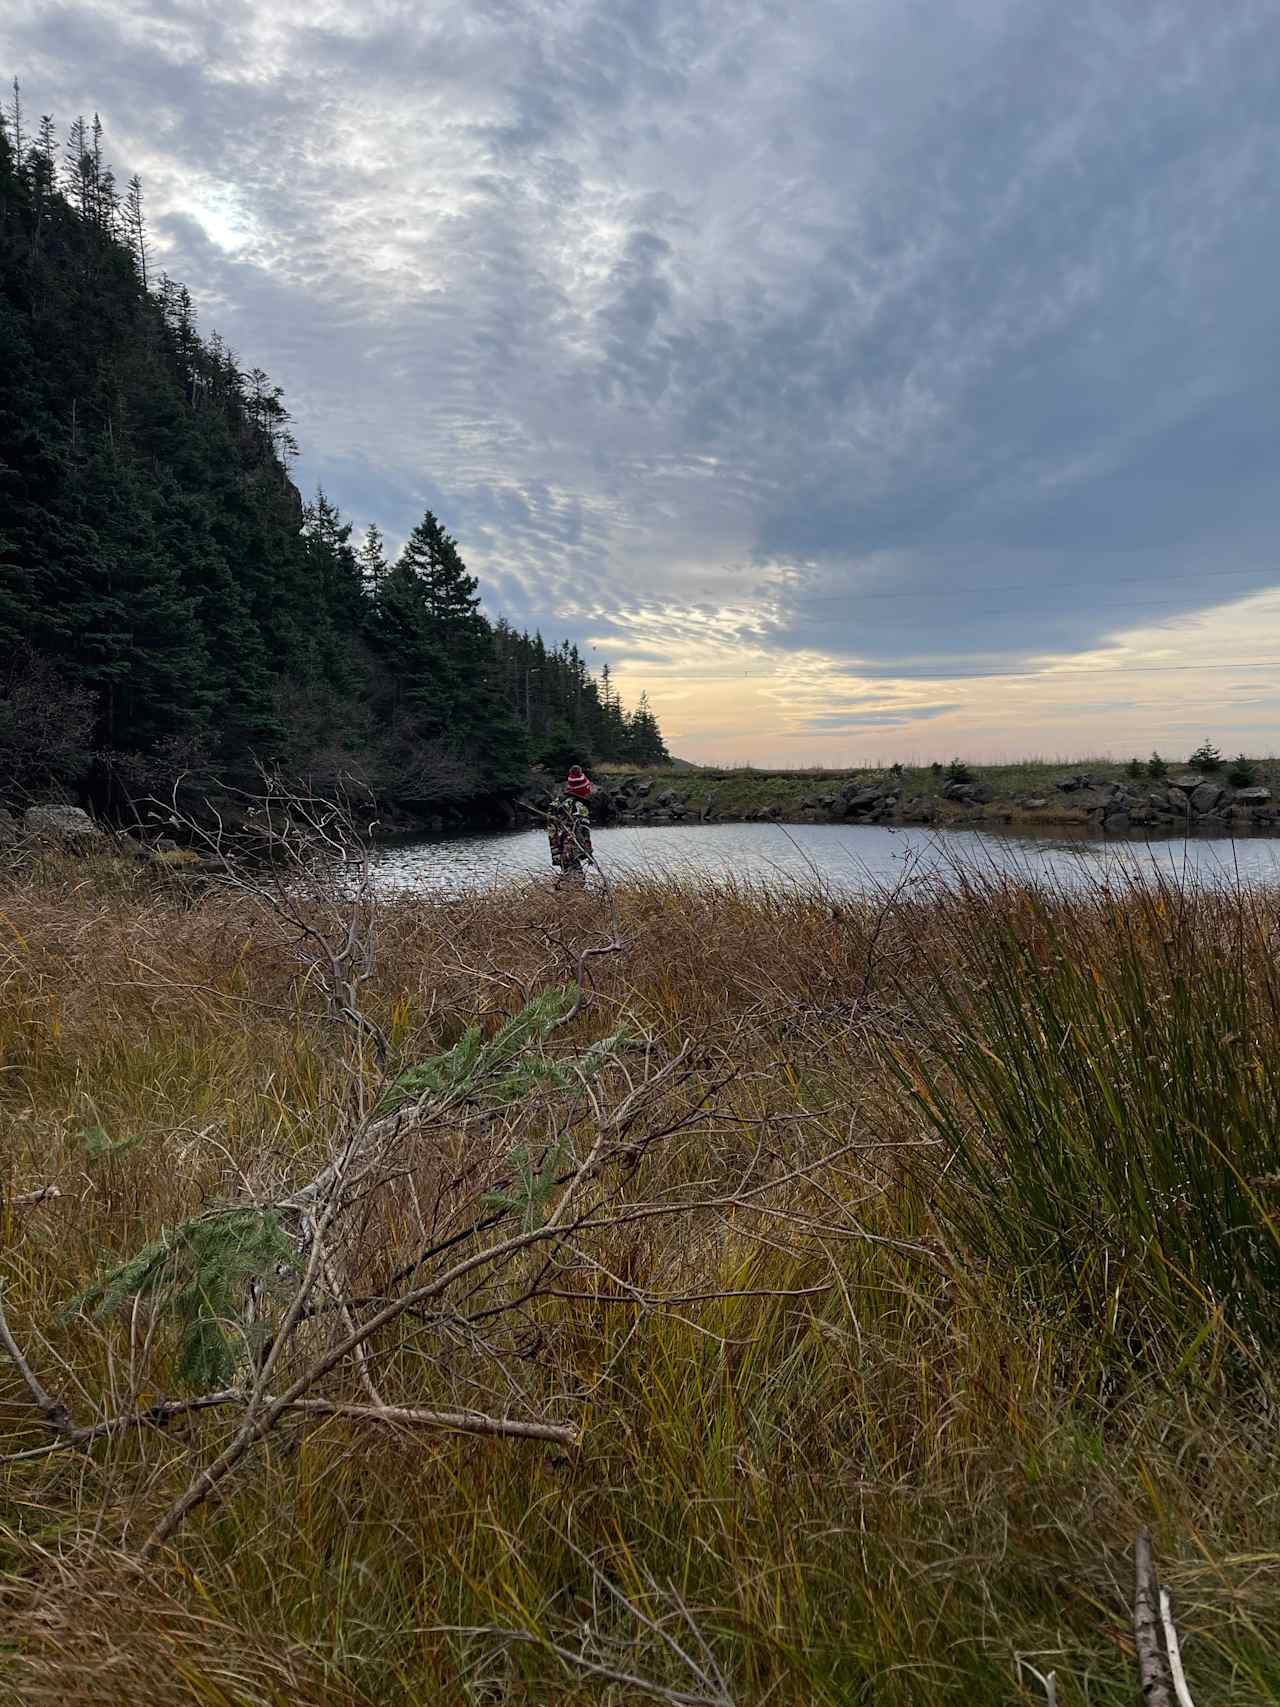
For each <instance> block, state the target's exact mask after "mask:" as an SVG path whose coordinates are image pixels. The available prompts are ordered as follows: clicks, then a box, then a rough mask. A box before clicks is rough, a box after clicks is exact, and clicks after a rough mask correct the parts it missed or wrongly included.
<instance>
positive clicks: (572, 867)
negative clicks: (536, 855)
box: [547, 765, 592, 886]
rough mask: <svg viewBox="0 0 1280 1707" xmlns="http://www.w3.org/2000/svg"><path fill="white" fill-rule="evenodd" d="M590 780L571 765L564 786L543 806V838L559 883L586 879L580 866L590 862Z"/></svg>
mask: <svg viewBox="0 0 1280 1707" xmlns="http://www.w3.org/2000/svg"><path fill="white" fill-rule="evenodd" d="M591 794H592V788H591V780H590V778H589V777H588V776H587V775H586V773H585V772H584V771H583V770H582V768H581V766H580V765H574V767H573V769H572V770H571V771H570V772H569V774H568V776H567V777H566V778H565V780H564V787H563V789H562V790H561V792H560V793H559V794H557V795H556V796H555V797H554V798H553V799H552V801H551V804H550V805H549V806H548V808H547V840H548V841H549V842H550V844H551V863H552V865H554V866H556V867H558V868H559V872H560V877H559V882H561V883H570V884H573V885H575V886H578V885H581V884H584V883H585V882H586V880H587V879H586V875H585V873H584V872H583V869H582V868H583V866H584V865H590V864H591V862H592V854H591V815H590V812H589V810H588V808H587V802H588V800H590V798H591Z"/></svg>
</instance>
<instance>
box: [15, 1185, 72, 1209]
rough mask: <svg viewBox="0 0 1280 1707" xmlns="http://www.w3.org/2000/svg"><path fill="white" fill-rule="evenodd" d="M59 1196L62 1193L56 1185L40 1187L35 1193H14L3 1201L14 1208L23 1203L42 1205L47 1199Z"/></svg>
mask: <svg viewBox="0 0 1280 1707" xmlns="http://www.w3.org/2000/svg"><path fill="white" fill-rule="evenodd" d="M61 1196H62V1193H61V1191H60V1190H59V1189H58V1187H57V1186H56V1185H42V1186H40V1187H38V1188H37V1189H36V1190H35V1191H15V1192H13V1193H12V1194H11V1195H10V1196H9V1197H8V1198H6V1199H5V1201H6V1202H7V1203H10V1204H13V1205H15V1206H16V1205H18V1204H25V1203H44V1202H45V1201H46V1199H48V1198H51V1197H61Z"/></svg>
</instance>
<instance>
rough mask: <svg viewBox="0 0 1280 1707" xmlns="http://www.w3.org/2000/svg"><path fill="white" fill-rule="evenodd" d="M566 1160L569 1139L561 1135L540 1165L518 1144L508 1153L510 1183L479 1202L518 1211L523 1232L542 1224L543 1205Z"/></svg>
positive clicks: (544, 1212) (490, 1192) (548, 1198)
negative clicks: (509, 1154) (509, 1155)
mask: <svg viewBox="0 0 1280 1707" xmlns="http://www.w3.org/2000/svg"><path fill="white" fill-rule="evenodd" d="M568 1159H569V1142H568V1139H566V1138H561V1140H560V1142H559V1143H558V1144H556V1145H555V1146H554V1147H553V1148H552V1149H551V1150H550V1151H548V1153H547V1155H546V1156H545V1157H544V1158H543V1161H542V1164H541V1166H536V1165H535V1164H534V1161H533V1158H532V1156H531V1155H530V1154H529V1151H528V1149H527V1148H526V1147H525V1146H524V1145H523V1144H521V1145H520V1146H519V1147H518V1148H517V1149H514V1150H513V1151H512V1152H511V1157H510V1167H511V1174H512V1178H511V1183H510V1185H509V1186H507V1187H506V1189H505V1190H503V1191H489V1192H486V1193H485V1195H484V1196H483V1198H482V1199H481V1202H482V1203H484V1204H485V1205H486V1207H488V1208H491V1209H510V1210H517V1209H518V1210H519V1211H520V1219H521V1222H522V1225H523V1228H524V1231H525V1232H526V1233H531V1232H533V1230H534V1229H535V1228H536V1227H541V1226H542V1225H543V1223H544V1222H545V1221H546V1218H547V1216H546V1208H547V1204H548V1202H549V1201H550V1199H551V1197H552V1196H553V1195H554V1193H555V1190H556V1187H557V1186H558V1185H559V1183H560V1176H561V1174H562V1173H563V1172H564V1168H565V1163H566V1162H567V1161H568Z"/></svg>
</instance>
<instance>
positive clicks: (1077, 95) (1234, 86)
mask: <svg viewBox="0 0 1280 1707" xmlns="http://www.w3.org/2000/svg"><path fill="white" fill-rule="evenodd" d="M6 34H7V40H6V46H7V47H8V50H9V57H10V58H11V59H12V60H13V61H14V63H15V69H17V70H18V71H19V72H20V73H21V74H22V76H23V79H24V83H25V87H26V92H27V97H28V101H29V103H30V104H31V105H32V106H33V107H38V108H39V109H40V110H45V109H52V110H54V111H56V112H57V113H58V114H59V115H60V117H61V118H62V119H63V120H64V121H66V120H69V119H70V118H71V117H72V116H74V114H75V113H76V112H77V111H80V110H87V111H91V110H93V109H94V108H95V107H96V108H97V109H98V110H99V111H100V112H101V113H102V116H103V119H104V122H105V123H106V125H107V127H108V137H109V140H110V142H111V152H112V154H113V157H114V158H115V161H116V165H117V168H118V169H119V168H121V167H123V168H124V169H125V170H129V171H131V170H134V169H137V170H139V171H141V172H142V174H143V176H144V180H145V182H146V184H147V187H148V192H149V198H150V207H151V211H152V218H153V221H154V226H155V235H156V237H157V240H158V242H159V244H160V246H161V248H162V249H163V260H164V264H165V265H166V266H167V267H168V268H169V270H170V271H171V272H173V273H174V274H175V275H176V276H178V277H181V278H184V279H185V280H186V281H187V282H188V283H189V284H190V286H191V288H192V290H193V293H194V295H195V296H196V299H197V301H198V303H199V304H200V305H201V308H202V311H203V313H204V318H205V322H206V324H208V325H210V326H213V325H216V326H217V327H219V329H220V330H221V331H222V332H223V333H224V335H225V336H226V337H227V338H228V340H229V341H230V343H231V344H232V345H233V347H234V348H236V349H237V350H238V351H239V353H240V354H241V356H242V357H243V358H244V359H245V360H246V362H247V363H249V364H252V363H254V362H260V363H261V365H263V366H265V367H267V368H268V369H269V370H270V371H271V372H272V374H273V376H274V377H275V378H276V379H277V380H279V381H280V382H281V383H282V384H283V385H284V387H285V391H286V395H287V397H288V399H289V402H290V404H291V406H292V408H293V411H294V414H295V418H296V425H297V429H298V432H299V437H300V438H301V440H302V442H303V446H304V456H303V461H302V465H301V470H300V473H301V478H302V479H303V481H304V482H314V481H316V480H320V481H322V482H323V484H324V485H325V487H326V488H327V489H328V490H329V491H330V492H331V494H332V495H333V496H335V497H336V498H337V499H338V500H339V501H340V502H341V503H342V505H343V506H344V508H345V509H346V510H347V511H348V512H349V513H351V514H352V515H354V516H355V517H356V518H357V519H358V520H359V521H360V522H362V523H363V521H364V520H366V519H369V518H376V519H378V520H379V521H380V523H381V524H382V525H383V527H384V528H385V529H386V530H387V531H388V533H390V534H391V535H392V536H393V537H395V536H397V535H401V536H402V535H403V534H404V533H406V532H407V531H408V529H409V528H410V527H411V526H412V524H413V523H414V521H415V520H416V519H417V518H418V516H419V515H420V513H421V511H422V509H423V508H424V507H425V506H427V505H430V506H431V507H432V508H435V509H436V510H437V511H438V512H439V513H440V514H441V515H442V516H443V517H444V518H445V519H446V521H447V523H448V525H449V526H450V528H451V530H452V531H454V532H455V533H456V534H457V535H458V537H459V539H460V541H461V542H462V545H463V548H464V551H465V553H466V555H467V558H468V561H469V563H470V564H471V566H472V567H473V569H475V570H476V571H477V572H478V573H479V574H480V576H481V578H482V582H483V585H484V588H485V592H486V598H487V601H488V603H489V605H490V606H491V608H494V609H501V610H503V611H505V612H507V613H508V614H509V615H510V616H511V617H512V618H513V619H514V620H516V621H517V622H521V623H523V622H528V623H530V624H538V625H540V626H541V627H542V628H543V629H544V631H545V632H547V633H549V634H551V635H559V634H562V633H565V634H572V635H573V636H574V637H575V638H578V639H580V640H581V641H582V642H583V643H584V644H586V645H589V646H594V647H595V648H596V651H595V652H594V653H593V654H592V657H593V661H595V662H599V661H601V660H602V659H603V658H605V657H612V658H614V659H615V660H617V661H621V663H622V665H623V670H624V678H625V679H627V680H631V679H634V680H635V681H636V682H637V683H639V682H640V681H642V680H644V679H646V678H648V679H649V680H650V682H651V686H652V688H653V691H654V695H655V699H656V700H657V703H658V707H659V710H660V711H664V712H665V711H666V710H667V707H668V706H670V707H671V708H672V710H671V712H668V713H667V718H666V721H667V722H668V724H679V723H680V719H681V717H682V716H684V715H686V714H687V716H688V719H689V721H688V722H687V723H686V724H685V726H684V728H683V729H682V730H681V733H682V734H687V735H688V736H689V740H688V741H687V742H686V747H690V746H692V747H693V748H696V747H697V746H698V744H699V741H701V743H702V748H703V751H705V752H710V751H711V750H712V747H714V748H715V750H716V751H717V752H721V753H723V752H724V751H725V750H726V749H725V745H724V743H725V742H730V741H739V740H740V741H741V742H742V743H743V744H744V745H743V746H742V747H741V748H739V750H745V751H751V750H754V751H756V752H762V751H764V750H765V748H766V746H767V745H768V740H769V737H768V731H770V730H772V731H774V732H776V739H775V740H774V742H773V746H772V750H773V751H774V752H775V753H777V754H778V755H779V756H781V755H782V754H783V753H784V752H786V751H788V750H789V749H790V747H791V746H794V744H795V743H796V741H797V740H798V739H801V738H803V739H806V740H808V741H809V742H810V745H811V748H812V751H813V752H814V753H815V754H817V755H819V756H829V757H835V756H837V755H838V753H840V752H844V751H848V750H850V746H851V743H852V748H853V750H857V743H856V739H855V737H856V735H857V733H858V731H859V730H865V729H869V728H877V729H885V728H888V729H901V730H905V731H910V730H911V729H912V728H913V727H914V725H916V724H919V726H920V739H921V741H923V742H928V741H930V740H932V739H933V737H932V736H931V735H930V733H929V729H928V726H929V725H930V724H932V723H936V724H937V726H938V727H939V728H946V729H947V730H948V732H950V731H951V730H952V729H954V730H955V731H956V732H957V735H959V734H960V733H962V732H963V731H964V730H965V729H966V727H967V728H969V729H970V730H971V731H982V730H985V731H986V734H985V735H984V736H982V737H981V738H983V739H986V740H987V741H988V743H989V742H990V741H991V739H992V733H991V731H992V729H993V728H995V727H1003V725H1002V724H1000V723H999V721H998V720H999V718H1000V717H1001V716H1002V715H1005V714H1002V713H998V712H997V711H995V710H994V709H990V710H989V712H988V714H987V718H986V722H985V723H984V722H983V720H982V718H981V716H978V718H977V721H976V722H974V721H973V720H972V717H971V719H970V722H969V724H968V725H966V723H965V715H966V712H965V708H966V707H969V708H971V709H972V707H973V706H974V705H975V704H976V701H975V700H974V699H972V698H968V699H966V698H965V697H964V696H963V695H958V694H957V693H955V692H954V691H952V690H953V689H954V687H955V684H956V683H957V682H959V681H965V682H966V683H967V682H970V681H973V680H974V679H975V678H976V677H977V676H978V675H980V674H981V673H982V672H991V673H992V674H993V675H994V676H995V677H997V678H999V679H1002V680H1005V679H1007V678H1009V677H1010V676H1025V677H1029V678H1033V681H1034V682H1038V683H1039V684H1040V685H1039V688H1038V690H1037V691H1038V692H1039V693H1040V699H1039V701H1038V702H1035V703H1038V704H1039V705H1040V706H1041V708H1042V709H1041V711H1040V712H1039V713H1037V712H1036V711H1035V709H1034V704H1033V703H1032V701H1031V699H1030V697H1028V700H1027V704H1028V705H1030V706H1031V710H1030V711H1029V712H1028V711H1026V710H1023V711H1020V712H1019V713H1018V715H1020V716H1022V717H1023V718H1024V723H1025V719H1026V718H1027V717H1028V716H1029V717H1030V722H1031V725H1032V727H1039V728H1040V729H1042V730H1044V731H1046V732H1047V731H1050V730H1052V729H1055V728H1057V727H1058V726H1059V724H1057V723H1055V722H1054V721H1053V719H1054V717H1058V716H1059V715H1060V714H1058V713H1056V712H1054V713H1050V712H1049V711H1048V710H1047V709H1045V708H1047V707H1048V706H1049V705H1050V703H1051V701H1050V699H1047V698H1046V697H1045V692H1046V687H1045V684H1046V682H1047V683H1048V687H1049V688H1052V687H1053V685H1054V684H1053V681H1052V680H1051V679H1050V678H1051V677H1052V676H1053V674H1054V671H1055V670H1056V671H1058V672H1061V670H1062V669H1063V668H1064V667H1065V666H1066V665H1067V664H1069V663H1071V662H1074V663H1075V666H1076V668H1077V669H1078V670H1083V669H1085V668H1086V667H1091V666H1092V667H1103V668H1104V669H1105V668H1107V667H1108V660H1113V661H1114V660H1118V661H1120V662H1124V661H1126V660H1127V661H1128V662H1129V664H1131V665H1134V666H1135V667H1136V666H1137V665H1138V664H1141V665H1142V667H1143V668H1145V669H1147V670H1149V671H1150V672H1151V673H1150V675H1148V676H1144V677H1141V678H1139V677H1137V676H1135V677H1134V680H1135V681H1139V682H1141V683H1142V684H1144V685H1143V686H1142V687H1141V691H1140V692H1139V693H1138V694H1137V695H1136V696H1135V695H1133V694H1130V695H1128V697H1127V701H1126V699H1125V696H1123V695H1122V696H1120V697H1119V698H1117V697H1116V696H1115V695H1111V696H1110V702H1113V703H1110V702H1109V703H1108V706H1107V709H1106V710H1105V711H1102V708H1103V700H1102V699H1101V698H1097V699H1095V700H1093V701H1088V700H1087V699H1086V700H1085V702H1084V703H1086V704H1092V705H1094V706H1095V707H1096V708H1098V709H1099V710H1100V711H1102V722H1103V724H1104V725H1105V724H1106V723H1107V720H1108V719H1109V720H1110V726H1111V727H1122V728H1124V729H1126V730H1131V731H1133V733H1134V735H1135V738H1136V736H1137V734H1138V733H1142V734H1145V733H1146V732H1147V731H1148V729H1149V728H1159V729H1169V730H1172V728H1173V726H1174V724H1175V723H1180V722H1181V721H1183V719H1182V718H1181V716H1180V715H1178V714H1176V713H1175V709H1174V707H1175V705H1176V703H1177V702H1178V701H1179V700H1181V702H1182V703H1183V704H1184V705H1185V703H1186V701H1187V699H1188V695H1189V692H1190V691H1191V690H1192V683H1191V681H1190V680H1189V679H1187V680H1185V681H1182V680H1180V679H1179V677H1178V676H1177V675H1175V674H1172V673H1169V674H1165V675H1161V674H1157V673H1156V672H1157V671H1159V670H1161V669H1165V670H1170V669H1171V668H1172V665H1173V664H1174V663H1178V662H1180V661H1187V660H1189V661H1191V662H1196V661H1198V660H1200V659H1203V658H1205V657H1207V653H1206V652H1205V651H1204V647H1205V645H1206V644H1207V642H1206V640H1205V633H1206V630H1205V629H1204V627H1203V623H1204V621H1206V620H1208V619H1204V618H1200V617H1197V614H1196V613H1204V612H1212V611H1214V610H1215V609H1219V608H1221V607H1231V606H1232V604H1233V602H1234V601H1239V600H1243V599H1246V598H1247V597H1248V596H1249V595H1256V594H1259V593H1261V592H1263V591H1264V590H1265V589H1267V588H1269V587H1273V586H1275V585H1277V584H1278V583H1280V566H1278V565H1280V554H1277V550H1276V541H1277V533H1278V524H1280V483H1277V482H1276V480H1275V479H1274V477H1273V475H1272V462H1273V459H1274V456H1275V447H1276V445H1277V443H1280V383H1278V381H1280V371H1278V370H1280V339H1277V337H1276V318H1277V309H1276V306H1275V304H1276V292H1275V279H1276V277H1277V274H1278V273H1280V221H1277V217H1276V211H1275V193H1274V185H1275V183H1276V181H1277V178H1278V176H1280V173H1278V171H1277V168H1278V167H1280V111H1278V110H1277V108H1276V103H1275V100H1274V92H1275V89H1276V87H1277V85H1278V73H1280V31H1277V30H1276V29H1275V12H1274V7H1273V6H1272V5H1271V4H1270V3H1269V0H1236V3H1234V4H1232V5H1231V6H1229V7H1222V8H1205V7H1204V6H1203V5H1200V4H1197V3H1196V0H1135V3H1134V4H1132V5H1128V6H1124V7H1117V6H1115V5H1114V4H1106V3H1103V0H1084V3H1083V4H1080V5H1076V6H1070V7H1067V6H1062V5H1059V4H1054V3H1053V0H970V3H969V4H966V5H965V6H963V7H941V6H937V5H932V4H925V3H924V0H805V3H802V4H797V5H782V4H781V3H780V0H732V3H731V0H439V3H437V4H434V5H432V6H431V7H430V8H426V9H424V8H422V7H420V6H411V5H409V4H405V3H402V0H372V3H370V0H316V3H313V0H307V3H306V4H304V3H303V0H271V3H270V4H268V3H267V0H258V3H257V4H250V3H248V0H224V3H223V4H221V5H220V6H219V7H218V8H216V9H214V8H210V7H207V6H205V5H204V4H202V3H201V0H63V3H61V4H54V5H49V4H40V5H37V4H35V3H34V0H23V4H22V5H21V6H20V9H19V12H18V16H17V18H16V20H12V21H11V22H10V23H9V24H8V26H7V31H6ZM1248 608H1252V609H1255V610H1256V609H1264V610H1267V611H1269V610H1270V609H1271V607H1270V606H1268V605H1266V603H1265V601H1264V603H1263V605H1262V606H1261V607H1248ZM1197 622H1200V623H1201V625H1202V626H1201V627H1200V628H1199V629H1197V627H1196V624H1197ZM1170 625H1172V626H1170ZM1210 626H1212V625H1210ZM1271 633H1272V634H1273V635H1274V636H1275V640H1276V642H1277V643H1276V644H1275V645H1274V651H1275V652H1276V653H1280V633H1278V632H1277V631H1276V630H1275V628H1274V627H1273V628H1272V630H1271ZM1135 637H1137V638H1136V639H1135ZM1188 648H1190V650H1188ZM1267 651H1268V642H1267V636H1266V634H1265V633H1259V631H1258V630H1257V629H1256V626H1255V627H1254V628H1253V629H1252V630H1251V634H1250V640H1249V642H1248V648H1247V650H1246V651H1244V652H1241V653H1238V654H1232V656H1238V657H1239V658H1240V660H1241V663H1242V666H1243V664H1244V663H1245V661H1246V659H1250V658H1256V657H1261V656H1264V655H1265V654H1266V653H1267ZM1219 656H1220V655H1219ZM628 660H631V661H632V662H628ZM646 660H647V662H646ZM1046 672H1047V673H1046ZM1063 679H1064V681H1065V677H1064V678H1063ZM1199 680H1200V686H1199V687H1198V688H1196V689H1195V691H1198V692H1200V693H1201V694H1202V695H1203V694H1204V693H1206V692H1211V697H1213V698H1214V699H1215V700H1217V701H1218V702H1219V703H1221V704H1222V705H1223V706H1226V707H1229V708H1230V711H1231V715H1232V716H1233V717H1235V718H1236V720H1237V721H1236V724H1235V725H1234V726H1235V727H1243V726H1244V725H1243V722H1242V721H1241V718H1242V715H1243V711H1242V708H1244V707H1245V706H1247V705H1248V704H1249V699H1248V695H1247V694H1246V692H1245V690H1246V689H1247V688H1248V687H1249V684H1250V682H1251V681H1252V682H1253V683H1254V684H1255V685H1257V684H1258V683H1260V682H1261V681H1262V680H1263V678H1262V677H1261V676H1259V675H1258V674H1257V673H1256V672H1255V673H1254V674H1253V675H1252V676H1251V675H1250V674H1249V672H1248V671H1247V670H1245V669H1243V668H1242V672H1241V680H1240V681H1239V682H1235V683H1228V681H1227V680H1226V679H1225V678H1224V679H1223V681H1222V683H1221V684H1220V685H1215V686H1214V687H1213V688H1212V689H1211V690H1209V689H1206V688H1205V686H1204V683H1205V682H1206V681H1208V680H1209V678H1207V677H1206V678H1200V679H1199ZM1073 681H1074V682H1075V691H1076V692H1077V693H1078V692H1079V690H1080V689H1081V688H1082V687H1083V688H1084V690H1085V693H1086V695H1087V691H1088V688H1087V683H1084V682H1082V681H1081V680H1080V679H1079V678H1078V677H1077V678H1073ZM748 684H763V685H755V686H749V685H748ZM1228 688H1230V689H1232V690H1239V691H1238V692H1231V691H1223V690H1226V689H1228ZM983 691H984V693H985V695H986V700H987V704H988V706H989V707H991V708H994V707H995V706H996V704H997V701H998V699H999V694H998V693H997V692H996V691H995V690H994V689H991V688H989V687H988V688H987V689H984V690H983ZM1010 691H1012V690H1010ZM735 696H736V697H735ZM1054 703H1065V702H1062V701H1061V698H1060V699H1059V701H1058V702H1054ZM1157 704H1158V706H1159V707H1160V708H1161V709H1156V707H1157ZM682 705H683V706H684V708H685V709H684V711H683V712H682V711H681V710H680V707H681V706H682ZM735 707H736V710H735ZM1195 715H1196V717H1197V718H1198V719H1201V720H1203V717H1204V716H1205V715H1206V713H1205V712H1203V711H1200V710H1197V712H1196V714H1195ZM1037 716H1038V717H1039V724H1038V725H1037V723H1036V718H1037ZM1073 716H1074V714H1073V713H1070V712H1068V713H1066V714H1063V715H1062V716H1061V726H1062V727H1063V728H1070V727H1072V726H1073V724H1072V719H1073ZM735 719H736V722H735ZM993 719H994V720H996V721H995V722H993ZM760 720H763V721H760ZM1198 726H1199V725H1198V723H1197V727H1198ZM757 729H763V730H764V731H765V734H764V735H763V736H760V735H757V734H756V733H755V731H756V730H757ZM708 743H710V745H708ZM1012 744H1013V745H1014V746H1016V745H1017V742H1016V741H1014V742H1013V743H1012ZM694 756H697V753H696V751H695V753H694Z"/></svg>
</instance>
